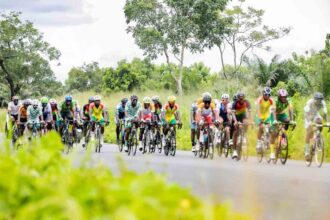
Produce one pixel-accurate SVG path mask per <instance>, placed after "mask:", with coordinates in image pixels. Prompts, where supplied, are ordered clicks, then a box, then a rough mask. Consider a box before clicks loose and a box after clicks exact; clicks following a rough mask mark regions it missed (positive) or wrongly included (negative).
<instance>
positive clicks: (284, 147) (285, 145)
mask: <svg viewBox="0 0 330 220" xmlns="http://www.w3.org/2000/svg"><path fill="white" fill-rule="evenodd" d="M279 146H280V147H279V155H280V160H281V163H282V164H283V165H285V163H286V161H287V160H288V155H289V140H288V136H287V135H286V134H283V136H282V138H281V142H280V144H279Z"/></svg>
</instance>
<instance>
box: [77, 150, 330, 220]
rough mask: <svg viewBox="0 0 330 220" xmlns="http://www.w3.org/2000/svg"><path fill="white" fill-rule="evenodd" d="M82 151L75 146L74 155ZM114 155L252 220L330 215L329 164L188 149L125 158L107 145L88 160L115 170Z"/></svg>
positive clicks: (328, 216) (140, 154) (141, 169)
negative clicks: (207, 154)
mask: <svg viewBox="0 0 330 220" xmlns="http://www.w3.org/2000/svg"><path fill="white" fill-rule="evenodd" d="M83 154H84V151H83V150H79V152H78V155H83ZM118 156H119V157H120V158H122V159H123V161H124V162H125V164H126V166H127V167H128V168H129V169H131V170H134V171H137V172H145V171H149V170H153V171H155V172H157V173H161V174H165V175H166V176H167V178H168V180H169V181H170V182H176V183H178V184H180V185H182V186H184V187H189V188H190V189H191V190H192V192H193V193H194V194H195V195H197V196H199V197H201V198H203V199H206V200H212V201H220V202H229V203H230V204H231V206H232V208H233V209H234V210H237V211H240V212H242V213H246V214H250V215H252V216H253V218H255V219H330V209H329V205H330V164H323V166H322V168H318V167H316V165H315V163H314V164H312V166H311V167H306V165H305V163H304V162H303V161H292V160H288V161H287V164H286V165H285V166H283V165H281V164H280V163H279V162H278V164H276V165H274V164H267V163H266V162H262V163H259V162H257V158H253V157H251V158H249V159H248V161H247V162H244V161H239V162H237V161H234V160H232V159H229V158H224V157H221V158H220V157H218V156H216V157H215V158H214V159H213V160H210V159H201V158H197V157H195V156H194V155H193V154H192V153H191V152H187V151H177V153H176V155H175V157H172V156H165V155H164V154H159V153H157V152H156V153H154V154H145V155H143V154H142V153H141V152H138V153H137V155H136V156H127V154H125V153H119V150H118V147H117V146H116V145H109V144H106V145H105V146H104V147H102V149H101V153H100V154H97V153H94V154H93V156H92V158H93V160H95V161H96V162H102V163H104V164H106V165H108V166H109V167H110V168H111V169H112V170H113V171H114V172H115V173H117V172H119V169H118Z"/></svg>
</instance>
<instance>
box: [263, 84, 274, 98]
mask: <svg viewBox="0 0 330 220" xmlns="http://www.w3.org/2000/svg"><path fill="white" fill-rule="evenodd" d="M262 93H263V94H264V95H269V96H270V95H271V93H272V89H271V88H269V87H268V86H266V87H265V88H264V89H263V90H262Z"/></svg>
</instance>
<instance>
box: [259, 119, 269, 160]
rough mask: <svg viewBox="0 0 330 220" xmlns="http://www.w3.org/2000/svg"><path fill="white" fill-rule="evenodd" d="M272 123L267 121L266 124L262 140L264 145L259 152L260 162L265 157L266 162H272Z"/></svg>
mask: <svg viewBox="0 0 330 220" xmlns="http://www.w3.org/2000/svg"><path fill="white" fill-rule="evenodd" d="M269 129H270V124H269V123H265V124H264V132H263V134H262V137H261V142H262V144H261V145H262V146H261V149H260V152H257V157H258V161H259V163H261V162H262V159H263V158H264V157H265V159H266V162H267V163H270V161H271V158H270V131H269Z"/></svg>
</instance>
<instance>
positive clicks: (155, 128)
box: [152, 121, 163, 154]
mask: <svg viewBox="0 0 330 220" xmlns="http://www.w3.org/2000/svg"><path fill="white" fill-rule="evenodd" d="M152 136H153V140H152V142H153V146H154V151H156V149H158V153H160V154H161V153H162V149H163V143H162V135H161V132H160V124H159V123H158V122H157V121H154V123H153V125H152Z"/></svg>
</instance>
